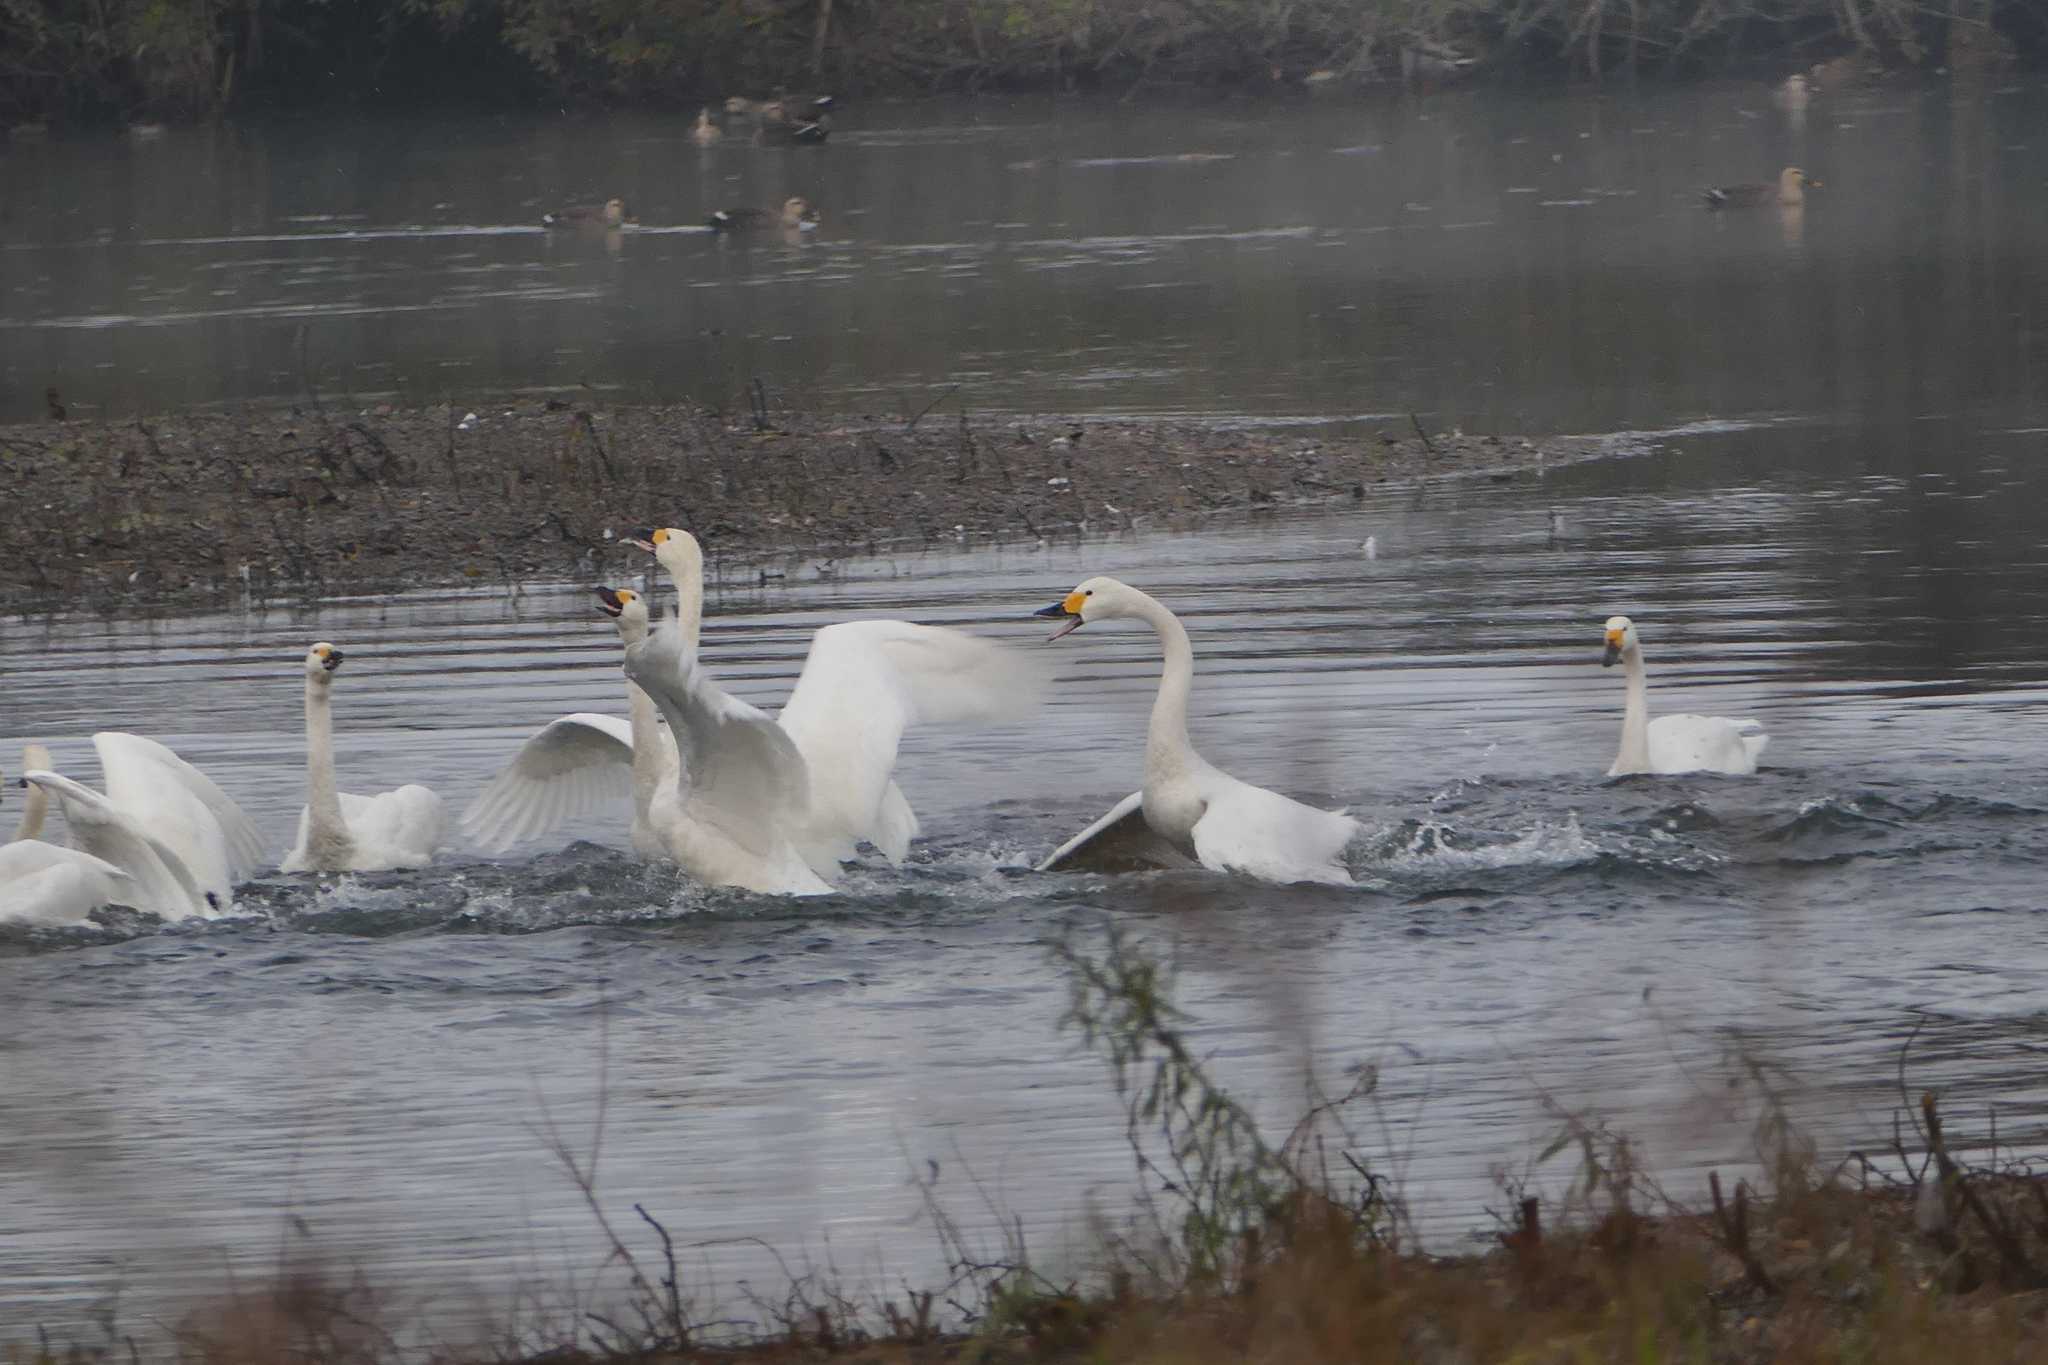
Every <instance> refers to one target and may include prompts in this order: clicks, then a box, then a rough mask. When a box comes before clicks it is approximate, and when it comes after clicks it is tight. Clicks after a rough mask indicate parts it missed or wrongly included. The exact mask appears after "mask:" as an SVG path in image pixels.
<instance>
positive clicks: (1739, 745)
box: [1649, 714, 1770, 777]
mask: <svg viewBox="0 0 2048 1365" xmlns="http://www.w3.org/2000/svg"><path fill="white" fill-rule="evenodd" d="M1649 736H1650V771H1651V772H1655V773H1728V774H1731V775H1734V776H1738V777H1744V776H1748V775H1749V774H1751V773H1754V772H1755V771H1756V764H1757V759H1758V758H1759V757H1761V756H1762V754H1763V751H1764V746H1765V745H1766V744H1768V743H1770V736H1768V735H1766V734H1765V733H1764V728H1763V726H1762V725H1761V724H1759V723H1758V722H1756V721H1755V720H1751V719H1747V718H1745V719H1743V720H1730V719H1728V718H1727V717H1725V716H1692V715H1682V714H1681V715H1671V716H1659V717H1657V718H1656V719H1655V720H1653V721H1651V722H1650V730H1649Z"/></svg>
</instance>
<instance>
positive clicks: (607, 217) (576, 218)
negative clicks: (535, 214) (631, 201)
mask: <svg viewBox="0 0 2048 1365" xmlns="http://www.w3.org/2000/svg"><path fill="white" fill-rule="evenodd" d="M625 223H626V201H625V200H623V199H616V198H614V199H607V200H605V201H604V203H602V204H571V205H570V206H569V207H568V208H565V209H563V210H561V211H560V212H558V213H543V214H542V215H541V216H540V225H541V226H542V227H544V228H576V227H583V228H615V227H623V226H625Z"/></svg>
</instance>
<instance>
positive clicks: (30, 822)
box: [14, 782, 50, 843]
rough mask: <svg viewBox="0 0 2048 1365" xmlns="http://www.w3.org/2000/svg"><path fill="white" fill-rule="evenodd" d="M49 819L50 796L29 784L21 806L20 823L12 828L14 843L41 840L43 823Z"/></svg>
mask: <svg viewBox="0 0 2048 1365" xmlns="http://www.w3.org/2000/svg"><path fill="white" fill-rule="evenodd" d="M49 818H50V794H49V793H48V792H46V791H44V790H43V789H42V788H41V787H39V786H37V785H35V784H34V783H33V782H31V783H30V784H29V788H28V795H27V797H26V798H25V799H24V800H23V802H22V806H21V823H20V824H18V825H16V826H15V827H14V841H15V842H16V843H20V842H21V841H22V840H24V839H40V838H42V837H43V822H44V821H45V820H47V819H49Z"/></svg>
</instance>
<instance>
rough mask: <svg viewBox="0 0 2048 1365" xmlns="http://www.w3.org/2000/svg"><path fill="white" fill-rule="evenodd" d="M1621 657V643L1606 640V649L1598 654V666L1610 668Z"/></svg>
mask: <svg viewBox="0 0 2048 1365" xmlns="http://www.w3.org/2000/svg"><path fill="white" fill-rule="evenodd" d="M1620 659H1621V645H1620V644H1619V643H1618V642H1616V641H1613V640H1609V641H1608V642H1607V648H1606V650H1605V651H1604V652H1603V653H1602V654H1601V655H1600V666H1601V667H1602V668H1611V667H1613V666H1614V665H1615V664H1616V663H1617V662H1619V661H1620Z"/></svg>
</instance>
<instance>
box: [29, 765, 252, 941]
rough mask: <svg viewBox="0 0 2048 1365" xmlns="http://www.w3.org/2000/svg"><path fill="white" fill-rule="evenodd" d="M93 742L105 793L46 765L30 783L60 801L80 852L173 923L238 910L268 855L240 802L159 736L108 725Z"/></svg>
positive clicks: (138, 902) (138, 903) (142, 906)
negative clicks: (237, 898) (244, 882)
mask: <svg viewBox="0 0 2048 1365" xmlns="http://www.w3.org/2000/svg"><path fill="white" fill-rule="evenodd" d="M92 743H93V748H94V750H95V751H96V752H97V753H98V754H99V760H100V771H101V773H102V775H103V777H104V779H105V783H104V785H105V787H106V791H105V792H104V794H102V793H101V792H96V791H94V790H93V789H92V788H90V787H88V786H86V785H85V784H84V783H82V782H77V781H74V780H72V779H71V778H68V777H64V776H62V775H61V774H59V773H55V772H51V771H48V770H36V769H31V770H30V771H28V772H25V773H23V774H22V779H23V781H25V782H27V783H29V784H30V785H32V786H36V787H40V788H41V789H42V790H44V791H46V792H47V793H49V795H50V796H51V797H54V798H55V799H56V801H57V804H58V805H59V806H60V807H61V808H62V809H63V811H64V819H65V822H66V823H67V824H68V825H69V826H70V827H71V835H72V840H73V842H74V843H76V844H77V846H78V847H79V848H80V849H81V850H83V851H84V852H86V853H90V854H92V855H93V856H94V857H96V858H99V859H102V860H103V861H105V862H108V863H111V864H112V865H113V866H115V867H117V868H119V869H120V870H121V871H122V872H124V873H126V874H127V876H128V877H129V885H130V887H131V888H132V889H133V891H134V893H135V895H134V898H133V899H132V900H130V901H129V903H130V904H132V905H133V906H134V907H135V908H136V909H138V910H149V911H153V912H154V913H156V914H160V915H163V916H164V917H166V918H169V919H181V918H184V917H187V916H191V915H203V916H211V915H216V914H219V913H221V912H223V911H227V910H230V909H232V908H233V907H234V888H235V883H236V882H238V881H240V880H241V879H242V878H244V877H246V876H248V875H249V874H250V873H251V872H254V871H255V870H256V867H257V864H258V863H259V862H260V861H261V860H262V857H263V844H262V841H261V839H259V838H258V837H257V834H256V830H255V827H254V826H252V825H251V824H250V823H249V819H248V817H247V816H245V815H244V814H243V813H242V808H241V807H240V806H237V805H236V804H235V802H234V800H233V799H232V798H230V797H229V796H228V795H227V793H225V792H223V791H222V790H221V789H220V788H219V787H217V786H215V785H214V783H213V780H212V779H211V778H209V777H208V776H207V775H206V774H205V773H202V772H200V771H199V770H198V769H197V768H195V767H193V766H192V765H191V764H190V763H187V762H186V761H185V760H184V759H182V758H180V757H178V756H177V754H175V753H173V752H172V751H171V750H170V749H169V748H168V747H166V746H165V745H163V744H159V743H158V742H157V741H156V740H153V739H150V738H148V737H146V736H144V735H131V734H125V733H123V732H121V731H117V730H103V731H101V732H100V733H99V734H96V735H94V736H93V737H92Z"/></svg>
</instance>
